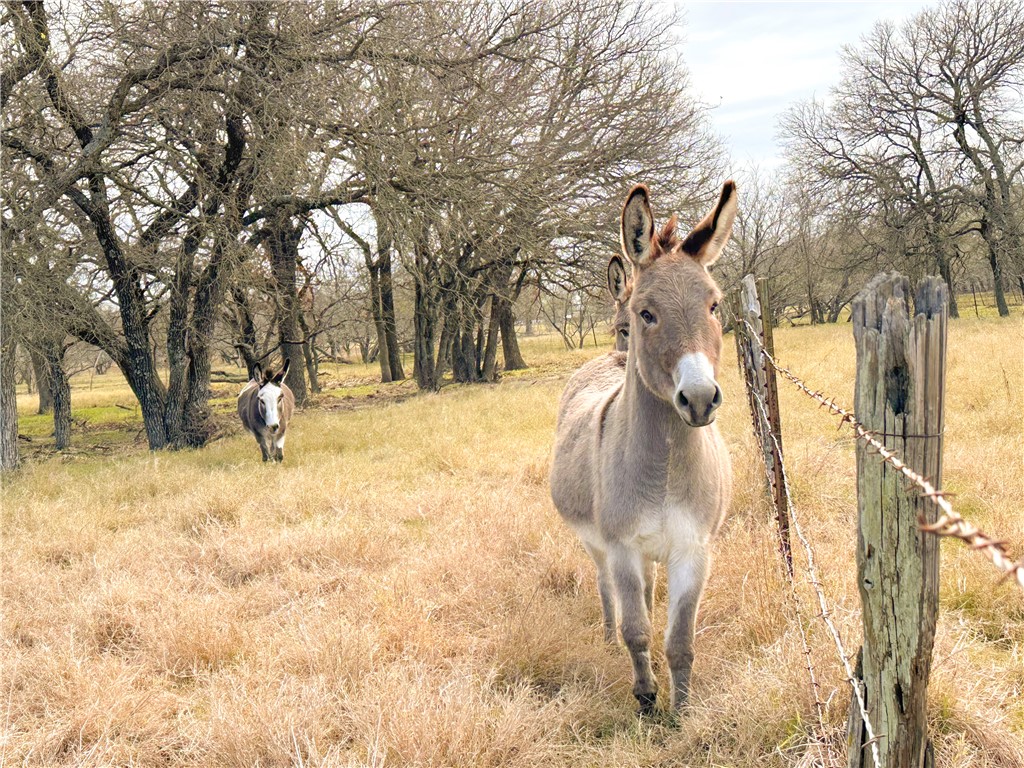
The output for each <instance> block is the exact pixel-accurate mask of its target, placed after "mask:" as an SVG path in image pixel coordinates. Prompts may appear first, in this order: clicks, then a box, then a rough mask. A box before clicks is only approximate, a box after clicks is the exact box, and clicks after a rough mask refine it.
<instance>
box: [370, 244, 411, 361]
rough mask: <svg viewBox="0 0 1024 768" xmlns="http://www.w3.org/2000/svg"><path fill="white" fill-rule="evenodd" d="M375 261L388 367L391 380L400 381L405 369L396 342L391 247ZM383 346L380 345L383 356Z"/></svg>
mask: <svg viewBox="0 0 1024 768" xmlns="http://www.w3.org/2000/svg"><path fill="white" fill-rule="evenodd" d="M377 263H378V264H379V265H380V311H381V320H382V322H383V324H384V336H385V337H386V338H387V342H388V343H387V349H386V351H387V357H388V367H389V368H390V369H391V381H401V380H402V379H404V378H405V371H404V370H403V369H402V350H401V348H400V347H399V344H398V327H397V322H396V320H395V294H394V283H393V282H392V279H391V248H390V247H389V248H387V249H386V251H385V252H384V253H382V254H380V255H379V256H378V260H377ZM384 352H385V347H384V346H383V345H382V346H381V355H382V356H383V354H384Z"/></svg>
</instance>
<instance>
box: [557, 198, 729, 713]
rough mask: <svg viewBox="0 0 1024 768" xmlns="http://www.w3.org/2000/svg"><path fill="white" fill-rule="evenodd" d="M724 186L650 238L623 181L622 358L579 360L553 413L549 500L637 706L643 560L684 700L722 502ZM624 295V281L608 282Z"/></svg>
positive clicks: (679, 701) (677, 695) (646, 641)
mask: <svg viewBox="0 0 1024 768" xmlns="http://www.w3.org/2000/svg"><path fill="white" fill-rule="evenodd" d="M736 206H737V195H736V186H735V184H733V182H731V181H729V182H726V183H725V185H724V186H723V187H722V193H721V196H720V197H719V200H718V204H717V205H716V206H715V209H714V210H713V211H712V212H711V213H710V214H708V216H707V217H706V218H705V219H704V220H703V221H701V222H700V224H698V225H697V227H696V228H695V229H694V230H693V231H692V232H690V234H689V235H687V236H686V238H684V239H682V240H680V239H679V238H678V237H677V235H676V231H675V226H676V220H675V218H674V217H673V218H672V219H671V220H670V221H669V222H668V224H666V225H665V226H664V227H663V228H662V230H661V231H660V232H659V233H657V234H656V233H655V231H654V218H653V215H652V213H651V207H650V203H649V200H648V192H647V188H646V187H644V186H642V185H641V186H637V187H634V188H633V190H632V191H631V192H630V193H629V196H628V198H627V199H626V204H625V207H624V208H623V210H622V249H623V253H624V254H625V256H626V257H627V258H628V259H629V260H630V261H631V262H632V264H633V281H632V296H631V297H630V298H629V313H630V319H631V323H630V327H631V329H632V333H630V334H629V336H628V351H627V354H626V355H625V356H623V355H622V354H620V353H611V354H608V355H605V356H603V357H599V358H597V359H595V360H593V361H591V362H589V363H587V364H586V365H584V366H583V367H582V368H580V369H579V370H578V371H577V372H576V373H575V374H574V375H573V376H572V378H571V379H569V382H568V384H567V385H566V388H565V392H564V393H563V394H562V400H561V403H560V405H559V411H558V428H557V437H556V442H555V450H554V459H553V462H552V467H551V496H552V498H553V500H554V503H555V506H556V507H557V508H558V511H559V513H561V515H562V517H563V518H564V519H565V520H566V522H567V523H568V524H569V525H570V526H572V528H573V529H574V530H575V531H576V533H577V534H578V535H579V537H580V539H582V541H583V546H584V547H585V548H586V550H587V552H588V553H589V554H590V556H591V557H592V558H593V560H594V563H595V564H596V565H597V583H598V589H599V591H600V594H601V608H602V611H603V615H604V631H605V638H606V639H607V640H608V641H610V642H615V613H616V598H618V600H617V603H618V608H619V611H620V614H621V615H620V620H621V629H622V639H623V641H624V642H625V644H626V647H627V648H628V649H629V653H630V656H631V657H632V661H633V680H634V683H633V694H634V695H635V696H636V698H637V700H638V701H639V702H640V712H641V714H649V713H651V712H652V711H653V709H654V705H655V701H656V698H657V691H658V684H657V682H656V681H655V679H654V674H653V672H652V671H651V656H650V642H651V615H650V614H651V608H652V598H653V591H654V563H655V562H660V563H664V564H665V565H667V566H668V602H669V605H668V629H667V631H666V634H665V655H666V656H667V657H668V664H669V669H670V671H671V677H672V705H673V707H674V708H676V709H677V710H678V709H680V708H682V707H683V706H684V705H685V704H686V701H687V697H688V695H689V687H690V671H691V669H692V666H693V641H694V628H695V623H696V616H697V605H698V603H699V602H700V598H701V593H702V592H703V590H704V583H705V581H706V580H707V576H708V571H709V568H710V565H711V540H712V538H713V537H714V535H715V534H716V532H717V531H718V528H719V525H720V524H721V522H722V517H723V515H724V514H725V510H726V507H727V506H728V504H729V496H730V492H731V486H732V471H731V468H730V464H729V455H728V453H727V452H726V448H725V444H724V443H723V441H722V438H721V436H720V435H719V433H718V427H717V425H716V424H714V412H715V409H716V408H718V406H719V405H720V404H721V402H722V390H721V389H720V388H719V386H718V383H717V382H716V381H715V377H716V374H717V370H718V361H719V356H720V354H721V348H722V327H721V325H720V324H719V322H718V320H717V319H716V318H715V316H714V310H715V306H716V305H717V303H718V301H719V300H720V298H721V293H720V291H719V289H718V287H717V286H716V285H715V281H714V280H713V279H712V278H711V276H710V275H709V274H708V272H707V268H708V267H709V266H710V265H711V264H712V263H714V261H715V260H716V259H717V258H718V257H719V255H720V254H721V252H722V249H723V248H724V247H725V244H726V241H727V240H728V239H729V234H730V232H731V230H732V224H733V220H734V219H735V217H736ZM612 272H613V270H612V269H611V267H610V268H609V284H610V287H612V289H613V293H615V294H616V296H615V297H616V299H619V300H620V301H621V300H623V294H624V291H625V290H626V289H627V288H628V286H629V281H628V280H625V279H618V277H621V278H625V272H624V270H623V271H622V274H621V276H618V277H617V279H615V280H613V279H612Z"/></svg>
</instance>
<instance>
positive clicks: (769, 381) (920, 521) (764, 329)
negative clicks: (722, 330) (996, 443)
mask: <svg viewBox="0 0 1024 768" xmlns="http://www.w3.org/2000/svg"><path fill="white" fill-rule="evenodd" d="M894 277H896V276H894ZM901 279H902V278H901ZM874 282H875V281H873V284H874ZM881 284H883V285H884V284H885V281H884V280H883V281H882V283H881ZM936 286H937V288H936ZM869 287H870V286H869ZM929 289H935V290H937V291H938V292H937V293H936V295H937V296H940V297H944V295H945V294H944V291H945V287H944V285H941V283H940V281H936V282H935V283H933V284H932V285H931V286H930V287H929ZM905 295H906V294H905V293H904V294H900V293H898V292H897V293H895V294H892V295H890V299H889V300H890V301H892V300H893V299H895V300H897V303H899V302H900V301H905ZM883 298H884V296H883ZM918 300H924V301H925V305H924V306H928V304H927V297H923V296H919V297H918ZM768 306H769V296H768V290H767V282H766V281H763V280H762V281H757V283H756V287H755V281H754V280H753V278H749V277H748V278H745V279H744V281H743V288H741V290H740V294H739V295H737V296H736V297H735V300H734V302H733V307H732V308H733V315H734V318H735V328H736V331H737V335H736V344H737V354H738V358H739V363H740V368H741V373H742V375H743V377H744V379H745V381H746V385H747V386H746V388H747V395H748V403H749V405H750V409H751V416H752V421H753V428H754V434H755V437H756V439H757V440H758V442H759V443H760V447H761V452H762V456H763V459H764V462H763V467H764V471H765V478H766V481H767V486H768V492H769V495H770V496H771V497H772V501H773V502H774V506H775V512H776V520H777V522H778V531H777V533H778V536H779V545H780V546H779V551H780V554H781V555H782V563H783V566H784V568H785V570H786V576H787V581H788V587H789V589H788V594H789V601H790V602H791V603H792V606H793V610H794V611H795V614H796V620H797V624H798V627H799V630H800V640H801V646H802V650H803V654H804V659H805V666H806V669H807V672H808V677H809V680H810V686H811V691H812V695H813V698H814V703H815V709H816V713H817V718H818V725H819V726H820V727H821V729H822V731H824V729H825V725H824V721H825V706H824V705H823V704H822V696H821V686H820V683H819V680H818V674H817V671H816V669H815V665H814V659H813V657H812V653H811V646H810V643H809V642H808V636H807V631H806V628H805V627H804V622H803V620H802V617H801V607H800V598H799V596H798V593H797V589H796V585H795V581H794V578H795V573H794V568H793V558H792V550H791V547H790V536H789V533H790V530H792V531H793V533H794V534H795V535H796V538H797V540H798V541H799V549H802V551H803V558H802V559H803V560H804V561H805V565H804V566H803V568H802V569H801V570H804V571H805V572H806V581H807V584H808V585H809V586H810V588H811V589H812V590H813V592H814V595H815V597H816V600H817V605H818V611H819V612H818V617H819V618H820V619H821V620H822V622H823V624H824V625H825V627H826V629H827V630H828V634H829V636H830V637H831V639H832V643H833V644H834V646H835V649H836V652H837V654H838V656H839V660H840V663H841V665H842V668H843V670H844V672H845V676H846V681H847V682H848V683H849V685H850V687H851V709H850V716H849V717H850V719H849V724H848V734H847V739H848V741H849V746H850V749H851V752H850V754H849V758H850V761H851V762H850V765H863V764H864V763H863V761H864V760H866V759H868V758H867V755H868V754H870V756H871V757H870V760H871V761H872V763H873V764H874V768H882V766H883V764H884V765H889V764H891V761H892V760H893V758H894V752H893V747H892V744H893V743H894V742H893V739H896V740H897V742H896V743H901V744H907V743H911V742H908V741H907V738H908V737H907V735H906V732H905V731H904V730H903V728H904V727H906V726H907V725H909V722H910V721H902V720H901V721H900V724H898V725H897V724H896V723H894V722H893V720H892V719H891V718H889V717H882V721H883V722H882V725H883V726H885V728H884V729H883V730H887V731H890V730H891V731H892V733H888V734H886V733H879V732H878V730H877V727H876V726H877V723H872V721H871V718H870V716H869V711H875V708H876V707H878V706H881V702H880V701H879V700H878V699H877V696H878V694H877V692H876V693H872V694H871V697H870V701H869V696H868V691H867V690H866V689H865V687H864V680H863V679H862V674H861V671H860V661H859V660H858V662H857V665H858V668H857V670H856V671H855V670H854V669H853V668H852V666H851V661H852V659H853V655H851V654H850V653H848V652H847V650H846V648H845V646H844V644H843V641H842V637H841V635H840V633H839V629H838V627H837V626H836V624H835V622H834V621H833V617H832V612H831V610H830V608H829V604H828V600H827V599H826V596H825V591H824V589H823V586H822V582H821V578H820V576H819V571H818V567H817V565H816V562H815V554H814V548H813V547H812V546H811V543H810V541H809V540H808V538H807V536H806V535H805V533H804V530H803V527H802V526H801V521H800V517H799V514H798V511H797V509H796V507H795V505H794V504H793V501H792V493H791V489H790V484H789V477H790V475H789V472H788V471H787V467H786V464H785V460H784V458H783V452H782V442H781V438H782V430H781V420H780V413H779V401H778V395H777V393H776V392H775V375H776V374H779V375H781V376H783V377H784V378H785V379H786V380H787V381H789V382H791V383H792V384H793V385H794V386H796V387H797V389H798V390H799V391H801V392H803V393H804V394H805V395H807V396H808V397H810V398H811V399H813V400H814V401H815V402H817V403H818V405H819V407H823V408H825V409H826V410H827V411H828V412H829V413H831V414H833V415H835V416H837V417H839V420H840V426H841V425H843V424H845V425H848V426H849V427H850V428H851V429H852V430H853V432H854V435H855V438H856V440H857V441H859V442H860V443H862V445H863V446H864V447H863V448H862V450H861V452H860V455H861V456H863V457H868V456H869V455H870V454H875V455H877V456H878V457H879V460H880V462H882V463H883V464H885V465H888V466H889V467H890V468H891V469H892V470H895V471H896V472H897V473H898V475H899V476H900V477H902V478H903V480H904V481H905V482H906V483H907V486H906V487H907V489H913V491H920V498H921V499H922V500H924V501H925V504H927V503H931V504H933V505H934V508H935V509H936V510H937V517H936V515H932V514H931V510H929V509H928V508H927V506H925V507H923V508H922V507H920V506H918V507H917V509H918V511H917V514H916V517H915V516H914V513H913V512H911V516H910V517H909V519H907V520H906V523H905V524H906V525H909V529H910V530H913V527H914V526H915V523H916V527H917V528H918V529H919V530H920V531H923V532H925V533H927V534H931V535H935V536H942V537H952V538H957V539H960V540H961V541H963V542H964V543H966V544H967V545H968V546H970V547H971V548H972V549H974V550H977V551H978V552H980V553H981V554H982V555H983V556H984V557H986V558H987V559H988V560H989V561H990V562H991V563H992V564H993V565H995V566H996V568H998V569H999V570H1000V571H1001V572H1002V573H1003V576H1004V578H1011V579H1013V580H1015V581H1016V583H1017V585H1018V586H1019V587H1020V588H1021V589H1022V590H1024V560H1020V561H1015V560H1014V559H1013V558H1012V557H1011V555H1010V554H1009V552H1008V551H1007V548H1006V545H1005V543H1004V542H1002V541H1000V540H998V539H996V538H994V537H992V536H989V535H988V534H986V533H985V532H984V531H982V530H981V529H980V528H978V527H977V526H976V525H974V524H973V523H971V522H969V521H967V520H965V519H964V518H963V517H962V516H961V515H960V514H959V513H957V512H956V510H955V509H954V508H953V505H952V503H951V502H950V500H949V498H948V494H945V493H943V492H942V491H941V490H939V489H937V488H936V487H935V484H934V483H933V482H931V481H930V480H929V479H928V478H927V477H925V476H924V475H922V474H921V473H920V472H918V471H916V470H915V469H914V468H912V467H911V466H909V465H908V464H907V462H906V461H904V460H903V459H902V458H901V457H900V455H899V454H898V453H897V451H896V450H893V449H892V448H889V447H887V446H886V445H885V444H884V442H883V439H884V437H886V436H887V435H884V436H883V435H881V434H879V433H878V432H875V431H872V430H870V429H868V428H867V427H865V426H864V424H863V423H862V422H861V421H858V419H857V418H856V417H855V416H854V414H853V412H852V411H850V410H848V409H846V408H844V407H842V406H841V405H839V404H838V403H837V401H836V399H835V398H832V397H829V396H827V395H825V394H824V393H823V392H821V391H820V390H815V389H813V388H811V387H810V386H808V385H807V384H806V383H805V382H804V380H803V379H801V378H800V377H798V376H796V375H795V374H794V373H793V372H792V371H790V370H789V369H788V368H786V367H784V366H782V365H780V364H779V363H778V362H777V361H776V359H775V356H774V351H775V350H774V346H773V344H774V342H773V338H772V333H771V332H770V331H771V329H770V326H769V325H767V324H766V323H765V320H764V318H763V316H762V308H767V307H768ZM932 306H935V305H934V304H933V305H932ZM940 306H944V304H941V303H940ZM866 311H868V312H870V311H871V309H870V308H869V309H868V310H866ZM879 311H881V310H879ZM886 311H888V310H886ZM926 311H927V310H926ZM911 315H912V316H913V313H911ZM862 317H863V316H862ZM887 317H888V315H887ZM927 317H931V315H928V316H927ZM924 318H925V316H922V315H918V320H921V321H923V322H926V323H930V322H931V321H930V320H925V319H924ZM748 319H749V320H750V321H752V322H753V324H752V322H748ZM875 319H877V318H875ZM939 322H940V323H942V325H941V328H942V330H941V336H938V337H935V338H938V339H941V340H942V341H941V347H940V350H941V349H944V346H945V342H944V339H945V330H944V315H941V317H940V320H939ZM755 325H758V326H761V327H760V328H759V327H755ZM923 327H924V326H922V325H920V324H919V325H918V332H919V333H921V332H924V331H922V329H923ZM890 330H891V329H890ZM855 335H856V333H855ZM858 338H859V337H858ZM858 343H859V342H858ZM926 349H927V348H926ZM932 351H935V350H934V349H933V350H932ZM859 356H860V347H858V357H859ZM940 359H944V352H942V353H941V354H940V356H939V357H935V358H933V359H932V363H933V364H934V365H937V366H938V367H936V368H933V369H931V372H932V374H937V375H938V376H939V377H940V378H939V380H938V386H939V400H938V401H937V402H938V408H939V409H940V411H939V416H938V419H939V421H938V424H939V425H940V427H939V431H940V432H941V387H942V379H943V378H944V373H943V372H944V362H938V361H939V360H940ZM922 361H923V358H922V360H919V363H918V364H921V362H922ZM859 376H860V370H858V377H859ZM877 381H878V380H876V382H877ZM858 386H859V385H858ZM885 386H886V387H888V386H889V382H888V378H887V379H886V382H885ZM924 386H925V390H926V391H927V390H928V389H929V385H928V384H925V385H924ZM869 391H870V390H869ZM884 391H888V389H886V390H884ZM933 396H934V392H933ZM919 407H924V406H919ZM869 416H870V414H869ZM909 431H922V430H920V429H918V430H909ZM923 431H928V430H927V429H925V430H923ZM911 436H913V435H911ZM902 437H908V435H902ZM933 437H940V436H939V435H934V436H933ZM937 450H938V453H937V454H934V456H939V457H940V456H941V443H940V444H939V447H938V449H937ZM910 455H912V456H916V455H917V454H915V453H913V452H911V454H910ZM914 460H915V461H917V460H919V459H914ZM939 461H941V459H939ZM868 463H869V464H870V460H869V459H868ZM928 466H930V464H929V465H928ZM938 466H939V465H936V471H937V467H938ZM858 467H859V469H858V472H860V471H861V469H860V467H861V461H860V460H859V461H858ZM936 477H938V475H936ZM913 491H912V492H910V493H909V495H908V496H906V497H905V498H911V499H912V498H914V492H913ZM874 503H876V504H877V503H880V502H879V501H878V500H874ZM873 508H874V507H873V506H872V505H871V503H868V506H867V507H865V509H873ZM862 522H863V521H862ZM904 530H905V529H904ZM869 551H870V550H869ZM935 557H936V558H937V551H936V555H935ZM858 562H860V554H859V555H858ZM933 562H934V566H933V567H934V568H935V569H936V571H935V573H936V574H937V568H938V565H937V563H938V561H937V559H935V560H934V561H933ZM859 567H860V566H859ZM934 589H935V590H936V591H935V595H936V598H935V599H936V600H937V585H936V586H935V587H934ZM873 606H874V607H873V608H872V610H873V611H877V610H878V607H877V605H874V604H873ZM864 611H865V622H867V621H868V616H869V614H868V613H867V611H868V605H867V604H865V606H864ZM882 611H883V613H885V609H884V607H883V608H882ZM875 615H877V614H875ZM934 615H935V614H934V610H933V612H932V613H931V614H930V615H929V616H927V617H922V619H921V620H922V621H923V622H925V623H924V624H922V625H921V626H923V627H927V626H931V627H932V628H933V629H932V631H934ZM886 622H887V623H888V620H887V619H886ZM872 626H874V625H872ZM892 626H895V625H892ZM892 626H890V629H892ZM903 626H905V625H903ZM867 627H868V624H867V623H865V633H867ZM897 631H898V630H897ZM909 631H911V632H916V631H917V630H909ZM922 631H924V632H927V631H928V630H927V629H923V630H922ZM867 640H868V638H867V636H865V644H867ZM872 642H873V643H874V642H877V640H873V641H872ZM925 642H926V643H927V645H926V646H924V648H926V649H927V650H926V651H925V652H926V653H927V654H929V656H930V653H931V640H926V641H925ZM871 647H872V648H873V649H874V650H872V653H874V654H875V656H873V657H872V658H873V659H874V661H873V662H872V664H873V665H874V667H877V664H878V660H877V659H878V653H879V652H880V651H879V650H878V648H879V647H880V646H875V645H872V646H871ZM865 653H866V651H865ZM882 653H886V652H884V651H883V652H882ZM886 663H888V662H886ZM865 671H867V658H865ZM877 672H878V670H877V669H875V673H876V674H877ZM927 674H928V673H927V667H925V671H924V673H923V678H922V679H923V685H924V686H927ZM916 684H917V683H914V682H911V685H916ZM921 713H922V714H921V716H920V717H922V718H923V710H921ZM858 721H859V722H858ZM917 722H918V723H919V724H918V725H915V726H913V727H914V728H920V729H921V730H920V731H919V732H920V733H922V734H923V733H924V725H923V719H922V720H918V721H917ZM911 738H914V737H911ZM922 738H924V741H923V742H922V743H923V745H924V749H925V753H926V754H927V755H928V757H929V760H930V759H931V758H930V755H931V745H930V743H929V742H928V741H927V737H926V736H924V737H922ZM885 742H887V743H888V746H886V748H885V749H884V750H882V749H880V743H885ZM855 751H856V752H859V757H856V756H855ZM883 755H884V759H883ZM929 760H926V763H929ZM929 764H930V763H929Z"/></svg>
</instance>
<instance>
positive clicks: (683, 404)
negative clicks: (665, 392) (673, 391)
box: [676, 392, 690, 408]
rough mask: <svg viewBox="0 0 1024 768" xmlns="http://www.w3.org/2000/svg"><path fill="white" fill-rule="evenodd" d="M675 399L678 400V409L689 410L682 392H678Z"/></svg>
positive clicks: (688, 403)
mask: <svg viewBox="0 0 1024 768" xmlns="http://www.w3.org/2000/svg"><path fill="white" fill-rule="evenodd" d="M676 398H677V399H678V400H679V407H680V408H689V407H690V401H689V400H687V399H686V395H684V394H683V393H682V392H680V393H679V394H678V395H676Z"/></svg>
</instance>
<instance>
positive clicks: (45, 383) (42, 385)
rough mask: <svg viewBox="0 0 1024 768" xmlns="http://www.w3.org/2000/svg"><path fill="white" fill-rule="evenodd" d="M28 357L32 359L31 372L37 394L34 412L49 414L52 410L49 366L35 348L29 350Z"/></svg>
mask: <svg viewBox="0 0 1024 768" xmlns="http://www.w3.org/2000/svg"><path fill="white" fill-rule="evenodd" d="M29 357H30V358H31V359H32V372H33V373H34V374H35V379H36V389H37V390H38V392H39V408H38V409H37V410H36V413H37V414H44V413H49V412H50V411H52V410H53V392H52V382H51V381H50V370H49V366H48V365H47V363H46V358H45V357H44V355H43V353H42V352H39V351H37V350H36V349H35V348H33V349H31V350H29Z"/></svg>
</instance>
